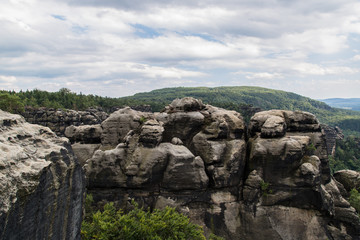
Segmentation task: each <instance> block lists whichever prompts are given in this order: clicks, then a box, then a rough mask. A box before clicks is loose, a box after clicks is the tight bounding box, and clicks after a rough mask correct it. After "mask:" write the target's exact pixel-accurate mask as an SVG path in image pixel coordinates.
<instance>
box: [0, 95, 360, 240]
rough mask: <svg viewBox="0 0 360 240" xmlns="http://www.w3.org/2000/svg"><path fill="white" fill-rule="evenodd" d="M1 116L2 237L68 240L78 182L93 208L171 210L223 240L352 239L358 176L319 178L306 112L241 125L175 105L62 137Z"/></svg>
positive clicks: (120, 114) (206, 108) (74, 232)
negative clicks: (134, 205)
mask: <svg viewBox="0 0 360 240" xmlns="http://www.w3.org/2000/svg"><path fill="white" fill-rule="evenodd" d="M34 114H38V113H37V112H36V113H34ZM53 114H55V115H56V116H60V115H57V114H58V113H53ZM59 114H60V113H59ZM74 114H75V113H74ZM55 115H54V116H55ZM75 115H76V114H75ZM75 115H74V116H75ZM0 116H1V117H0V123H1V124H0V130H1V132H2V135H1V138H0V151H2V154H1V156H2V158H1V159H0V183H1V184H0V191H1V195H0V202H1V205H0V226H1V228H0V234H1V235H0V236H1V239H78V238H79V231H80V222H81V205H82V196H83V190H84V189H83V177H84V175H85V177H86V186H87V192H88V193H90V194H92V195H93V198H94V200H95V202H96V204H97V205H98V206H101V205H103V204H104V203H105V202H107V201H113V202H115V204H116V205H117V206H118V207H122V208H127V207H128V203H129V200H130V199H134V200H136V201H137V202H138V203H140V204H141V205H142V206H145V207H150V208H164V207H165V206H172V207H176V208H177V209H178V210H179V211H181V212H182V213H184V214H186V215H188V216H189V217H190V218H191V220H192V221H193V222H195V223H197V224H200V225H202V226H204V229H205V232H206V234H210V233H211V232H214V233H216V234H218V235H220V236H223V237H225V238H226V239H249V240H250V239H259V240H261V239H279V240H280V239H281V240H282V239H299V240H300V239H304V240H305V239H306V240H308V239H333V240H334V239H359V238H360V222H359V217H358V215H357V213H356V211H355V209H354V208H352V207H351V206H350V204H349V203H348V201H347V200H346V198H347V197H348V191H349V189H350V188H352V187H354V186H358V179H359V178H360V177H359V174H358V173H355V172H349V171H345V172H339V173H337V174H336V175H335V177H336V179H334V178H333V177H332V176H331V175H330V169H329V163H328V154H329V153H331V150H330V151H329V146H330V148H332V147H331V146H332V145H331V144H330V145H329V143H328V138H329V136H330V135H329V134H328V130H326V129H325V128H324V127H323V126H321V125H320V124H319V122H318V120H317V119H316V117H315V116H314V115H312V114H310V113H307V112H298V111H295V112H293V111H283V110H271V111H263V112H258V113H256V114H255V115H254V116H253V117H252V118H251V119H250V123H249V125H248V126H246V125H245V123H244V120H243V118H242V116H241V115H240V114H239V113H237V112H235V111H228V110H225V109H221V108H217V107H214V106H210V105H205V104H203V103H202V102H201V101H200V100H196V99H193V98H183V99H176V100H174V101H173V102H172V103H171V104H170V105H169V106H167V107H165V110H164V111H163V112H160V113H150V112H140V111H136V110H133V109H131V108H123V109H119V110H117V111H115V112H114V113H112V114H111V115H110V116H109V117H108V118H106V119H105V120H104V121H97V122H93V121H91V125H86V124H85V125H84V123H83V122H81V121H75V123H74V124H70V123H71V121H69V122H68V123H69V126H68V127H67V128H61V132H62V133H63V134H64V135H65V136H67V137H68V138H69V140H67V139H65V138H59V137H57V136H56V135H55V134H54V133H52V132H51V131H50V130H49V129H48V128H46V127H40V126H38V125H30V124H28V123H26V122H25V121H24V119H23V118H21V117H20V116H17V115H11V114H7V113H4V112H0ZM47 116H52V115H51V114H50V115H48V114H47ZM55 118H56V117H55ZM55 118H54V119H55ZM46 119H49V118H48V117H46ZM56 119H57V120H56V121H55V120H54V122H61V121H63V120H64V119H65V118H64V119H62V118H61V117H60V118H56ZM58 119H60V121H59V120H58ZM94 123H96V124H94ZM45 125H46V124H45ZM66 126H67V125H66ZM70 143H71V144H72V145H71V146H72V147H70ZM73 151H74V154H75V156H76V157H74V155H73ZM78 162H79V163H78ZM79 164H81V165H82V166H83V169H84V174H83V172H82V169H81V167H80V166H79Z"/></svg>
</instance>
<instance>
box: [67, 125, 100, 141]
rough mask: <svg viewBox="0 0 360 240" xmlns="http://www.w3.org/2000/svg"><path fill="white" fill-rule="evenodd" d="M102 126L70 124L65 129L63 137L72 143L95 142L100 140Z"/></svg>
mask: <svg viewBox="0 0 360 240" xmlns="http://www.w3.org/2000/svg"><path fill="white" fill-rule="evenodd" d="M101 134H102V128H101V126H100V124H96V125H82V126H74V125H71V126H69V127H67V128H66V129H65V133H64V135H65V137H67V138H69V140H70V141H71V142H72V143H75V142H79V143H83V144H97V143H100V142H101Z"/></svg>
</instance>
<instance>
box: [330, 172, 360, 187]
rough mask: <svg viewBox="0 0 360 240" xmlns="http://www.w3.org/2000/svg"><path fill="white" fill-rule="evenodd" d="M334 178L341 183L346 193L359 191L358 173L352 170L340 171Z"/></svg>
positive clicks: (359, 176)
mask: <svg viewBox="0 0 360 240" xmlns="http://www.w3.org/2000/svg"><path fill="white" fill-rule="evenodd" d="M334 178H335V179H336V180H337V181H338V182H339V183H341V184H342V185H343V186H344V187H345V189H346V191H348V192H350V191H351V190H352V189H353V188H355V189H360V173H359V172H356V171H353V170H340V171H337V172H336V173H334Z"/></svg>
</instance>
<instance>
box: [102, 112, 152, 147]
mask: <svg viewBox="0 0 360 240" xmlns="http://www.w3.org/2000/svg"><path fill="white" fill-rule="evenodd" d="M149 115H150V113H145V112H138V111H135V110H132V109H131V108H129V107H128V108H123V109H120V110H118V111H116V112H114V113H112V114H111V115H110V116H109V117H108V118H107V119H106V120H105V121H103V122H102V123H101V127H102V129H103V131H102V134H101V144H102V145H104V146H109V147H115V146H117V145H118V144H119V143H121V142H123V140H124V137H125V136H126V134H127V133H128V132H129V131H130V130H133V129H137V128H138V127H139V126H140V125H141V124H142V123H143V122H145V121H146V119H147V118H149Z"/></svg>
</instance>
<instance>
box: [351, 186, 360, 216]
mask: <svg viewBox="0 0 360 240" xmlns="http://www.w3.org/2000/svg"><path fill="white" fill-rule="evenodd" d="M349 203H350V205H351V206H352V207H353V208H355V209H356V211H357V212H358V213H360V193H359V192H358V191H357V190H356V189H355V188H354V189H352V190H351V191H350V197H349Z"/></svg>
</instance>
